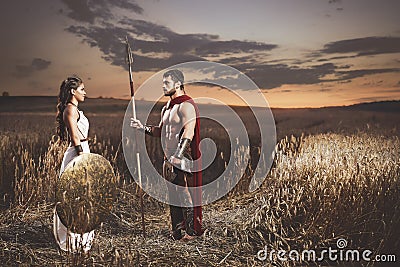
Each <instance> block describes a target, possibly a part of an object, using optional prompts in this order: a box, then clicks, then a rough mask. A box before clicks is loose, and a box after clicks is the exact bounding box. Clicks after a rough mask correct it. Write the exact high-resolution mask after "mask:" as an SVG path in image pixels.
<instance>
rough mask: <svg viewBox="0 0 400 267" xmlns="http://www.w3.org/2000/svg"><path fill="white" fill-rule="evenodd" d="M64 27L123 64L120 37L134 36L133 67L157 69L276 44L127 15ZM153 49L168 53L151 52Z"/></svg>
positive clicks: (116, 62)
mask: <svg viewBox="0 0 400 267" xmlns="http://www.w3.org/2000/svg"><path fill="white" fill-rule="evenodd" d="M66 30H67V31H68V32H71V33H73V34H75V35H77V36H79V37H81V38H82V39H83V41H84V42H86V43H88V44H89V45H90V46H92V47H98V48H99V49H100V51H101V52H102V53H103V58H104V59H105V60H107V61H109V62H110V63H111V64H113V65H116V66H123V67H125V66H126V63H125V48H124V45H123V40H124V38H125V36H126V35H130V36H135V38H134V39H133V40H132V39H131V42H132V44H133V50H134V52H136V53H135V56H134V57H135V70H136V71H141V70H159V69H162V68H165V67H168V66H171V65H173V64H178V63H183V62H186V61H193V60H204V57H206V56H209V55H214V54H219V55H221V54H229V53H231V54H232V53H240V52H251V51H255V50H257V51H268V50H271V49H274V48H276V47H277V46H276V45H273V44H265V43H257V42H251V41H237V40H232V41H220V40H219V39H218V38H219V36H217V35H210V34H178V33H176V32H174V31H172V30H171V29H169V28H167V27H165V26H162V25H158V24H154V23H151V22H147V21H143V20H132V19H128V18H125V19H123V20H121V21H120V22H119V26H116V25H114V24H111V23H103V24H102V25H101V26H82V25H81V26H70V27H69V28H67V29H66ZM138 52H140V53H138ZM149 53H150V55H146V54H149ZM157 53H167V54H170V56H165V57H156V56H154V54H157Z"/></svg>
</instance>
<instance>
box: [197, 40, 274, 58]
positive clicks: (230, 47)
mask: <svg viewBox="0 0 400 267" xmlns="http://www.w3.org/2000/svg"><path fill="white" fill-rule="evenodd" d="M277 47H278V46H277V45H274V44H265V43H259V42H248V41H238V40H231V41H215V42H208V43H206V44H204V45H202V46H200V47H198V48H196V53H197V54H199V55H202V56H209V55H219V54H221V53H240V52H254V51H269V50H272V49H274V48H277Z"/></svg>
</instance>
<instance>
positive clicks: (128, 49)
mask: <svg viewBox="0 0 400 267" xmlns="http://www.w3.org/2000/svg"><path fill="white" fill-rule="evenodd" d="M125 42H126V54H127V61H128V71H129V84H130V87H131V98H132V111H133V118H134V119H135V120H136V106H135V86H134V83H133V77H132V65H133V56H132V50H131V46H130V45H129V40H128V36H126V40H125ZM134 132H135V133H134V134H135V136H134V138H135V148H136V160H137V168H138V176H139V196H140V212H141V213H142V230H143V237H144V238H146V225H145V223H144V204H143V189H142V172H141V170H140V154H139V151H138V149H137V138H136V131H134Z"/></svg>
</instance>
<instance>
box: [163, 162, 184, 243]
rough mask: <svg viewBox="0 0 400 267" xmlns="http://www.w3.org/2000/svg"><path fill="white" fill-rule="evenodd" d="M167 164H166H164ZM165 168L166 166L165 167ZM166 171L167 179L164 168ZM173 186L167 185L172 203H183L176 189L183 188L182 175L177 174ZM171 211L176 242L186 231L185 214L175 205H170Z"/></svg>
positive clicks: (173, 236)
mask: <svg viewBox="0 0 400 267" xmlns="http://www.w3.org/2000/svg"><path fill="white" fill-rule="evenodd" d="M164 164H166V163H164ZM164 167H165V165H164ZM163 170H164V177H165V175H166V174H165V171H166V168H163ZM172 183H173V184H168V183H167V188H168V196H169V200H170V203H178V204H179V203H181V202H180V198H179V192H178V189H177V187H176V185H180V186H182V184H185V183H184V177H183V175H181V174H180V173H177V175H176V177H175V179H174V180H173V181H172ZM169 210H170V216H171V224H172V233H171V235H172V238H173V239H175V240H179V239H181V238H182V229H184V227H185V225H184V214H183V210H182V207H179V206H175V205H169Z"/></svg>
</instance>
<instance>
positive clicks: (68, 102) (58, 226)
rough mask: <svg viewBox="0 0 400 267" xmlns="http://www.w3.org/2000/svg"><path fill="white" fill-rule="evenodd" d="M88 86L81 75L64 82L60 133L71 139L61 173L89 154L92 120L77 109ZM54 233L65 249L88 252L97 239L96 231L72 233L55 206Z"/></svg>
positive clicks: (63, 137)
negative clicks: (72, 161) (80, 156)
mask: <svg viewBox="0 0 400 267" xmlns="http://www.w3.org/2000/svg"><path fill="white" fill-rule="evenodd" d="M85 96H86V92H85V86H84V84H83V81H82V79H81V78H79V77H77V76H72V77H68V78H67V79H66V80H64V81H63V82H62V83H61V86H60V93H59V96H58V104H57V118H56V120H57V134H58V136H59V137H60V138H61V139H62V140H68V141H69V142H70V143H69V147H68V149H67V150H66V151H65V154H64V158H63V161H62V164H61V169H60V175H61V174H62V172H63V171H64V169H65V167H66V166H67V165H68V163H69V162H70V161H71V160H72V159H73V158H75V157H77V156H79V155H81V154H82V153H90V150H89V144H88V141H87V137H88V132H89V121H88V119H87V118H86V117H85V115H83V112H82V111H80V110H79V109H78V104H79V103H80V102H83V101H85ZM53 233H54V237H55V239H56V241H57V244H58V245H59V247H60V248H61V249H62V250H64V251H69V252H75V251H79V250H83V251H85V252H87V251H89V250H90V248H91V246H92V241H93V239H94V230H92V231H90V232H88V233H84V234H77V233H73V232H71V231H70V230H69V229H68V228H67V227H66V226H65V225H64V224H63V223H62V222H61V220H60V218H59V216H58V214H57V211H56V209H54V215H53Z"/></svg>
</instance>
